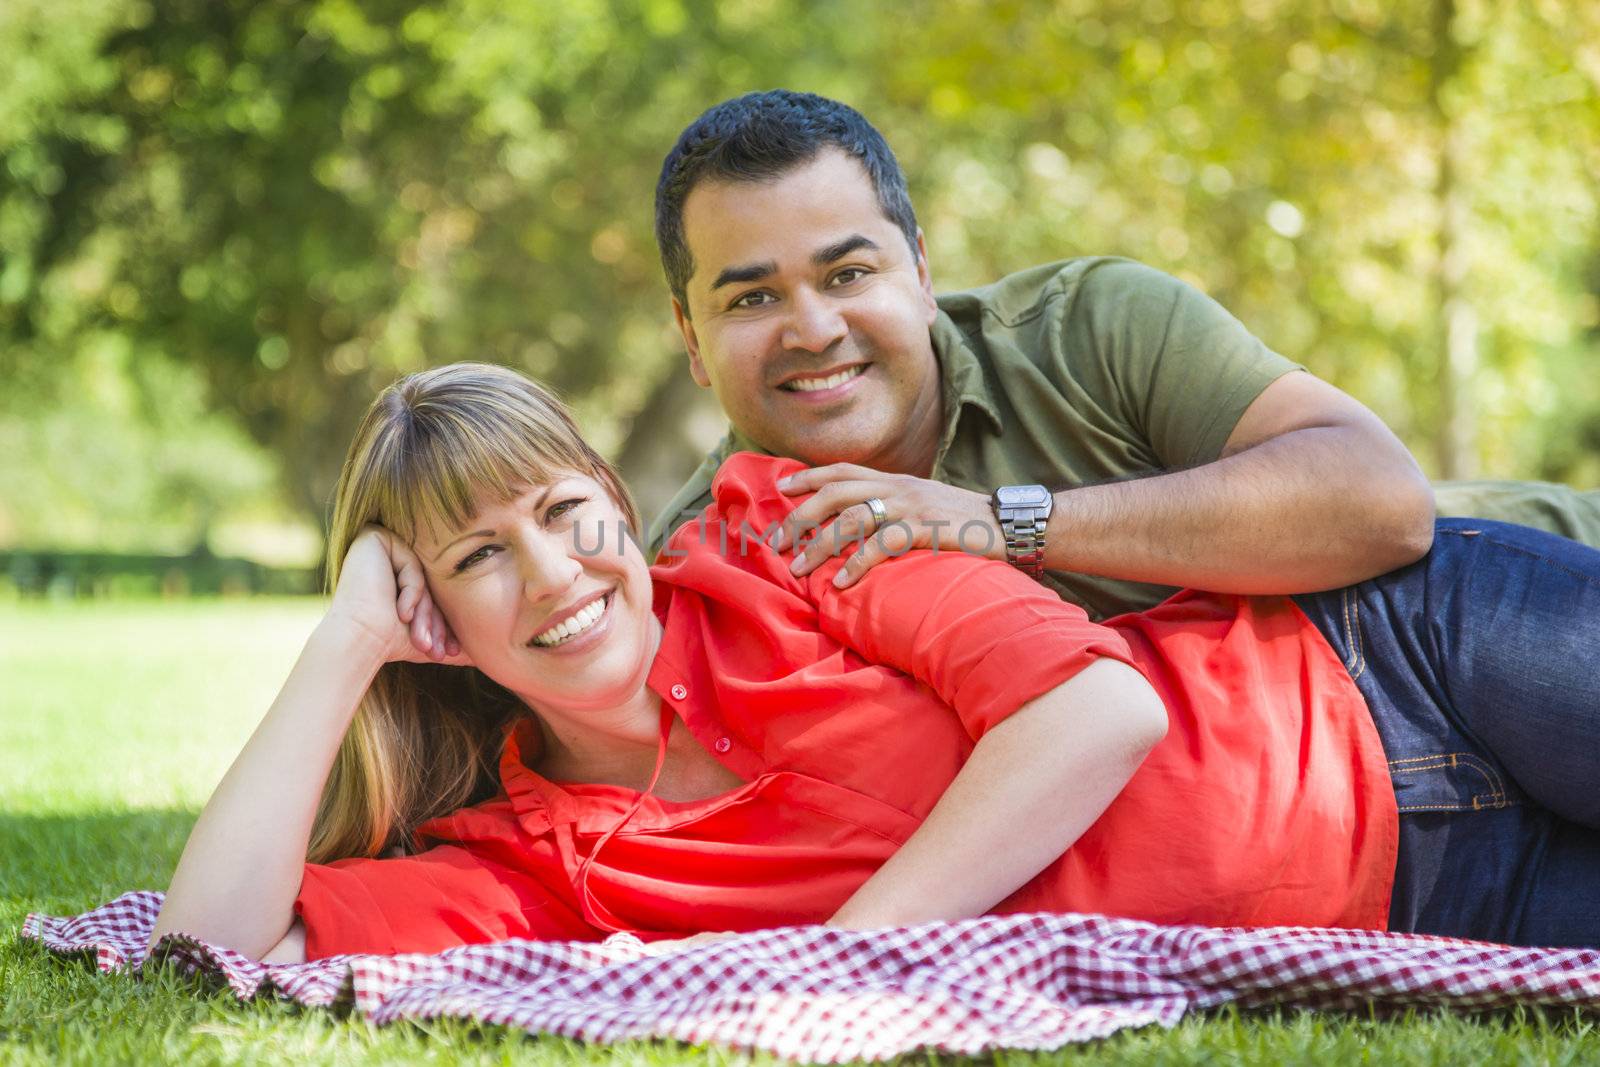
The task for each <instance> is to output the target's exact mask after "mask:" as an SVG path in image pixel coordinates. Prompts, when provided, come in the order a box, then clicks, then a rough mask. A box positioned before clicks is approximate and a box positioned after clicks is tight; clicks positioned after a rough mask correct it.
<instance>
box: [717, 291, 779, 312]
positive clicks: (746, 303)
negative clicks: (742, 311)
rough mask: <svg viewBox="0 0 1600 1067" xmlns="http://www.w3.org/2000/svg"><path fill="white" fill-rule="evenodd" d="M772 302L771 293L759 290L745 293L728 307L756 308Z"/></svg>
mask: <svg viewBox="0 0 1600 1067" xmlns="http://www.w3.org/2000/svg"><path fill="white" fill-rule="evenodd" d="M771 300H772V294H771V293H767V292H763V291H762V290H760V289H757V290H756V291H755V292H752V293H745V294H743V295H741V296H738V297H735V298H734V301H733V303H731V304H729V305H728V306H729V307H730V308H756V307H762V306H764V305H765V304H767V303H768V302H769V301H771Z"/></svg>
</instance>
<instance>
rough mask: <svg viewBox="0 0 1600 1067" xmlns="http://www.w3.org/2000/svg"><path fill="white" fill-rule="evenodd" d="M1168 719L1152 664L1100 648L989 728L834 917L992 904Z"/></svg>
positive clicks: (864, 920)
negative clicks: (918, 821) (1151, 677)
mask: <svg viewBox="0 0 1600 1067" xmlns="http://www.w3.org/2000/svg"><path fill="white" fill-rule="evenodd" d="M1166 721H1167V720H1166V709H1165V708H1164V707H1163V706H1162V704H1161V700H1160V697H1159V696H1157V695H1156V692H1155V690H1154V689H1153V688H1151V686H1150V683H1149V682H1148V681H1146V680H1145V678H1144V677H1143V676H1142V675H1140V674H1139V673H1138V672H1137V671H1135V670H1134V669H1133V668H1132V667H1129V666H1127V665H1125V664H1122V663H1118V662H1116V661H1115V660H1110V659H1101V660H1097V661H1096V662H1094V663H1093V664H1091V665H1090V666H1089V667H1087V668H1085V669H1084V670H1083V671H1081V672H1079V673H1078V674H1077V675H1075V676H1074V677H1072V678H1071V679H1069V680H1068V681H1066V682H1065V683H1063V684H1062V685H1060V686H1057V687H1056V688H1055V689H1053V690H1051V691H1050V692H1048V693H1046V694H1044V695H1043V696H1040V697H1038V698H1037V699H1035V700H1032V701H1030V702H1029V703H1027V704H1025V705H1024V706H1023V707H1022V708H1020V709H1019V710H1018V711H1017V712H1016V713H1015V714H1013V715H1011V716H1010V717H1009V718H1008V719H1006V720H1005V721H1004V722H1002V723H1000V724H999V725H997V726H995V727H994V728H993V729H991V730H990V731H989V732H988V733H986V734H985V735H984V736H983V737H982V738H981V739H980V740H979V741H978V744H977V745H976V746H975V747H974V749H973V751H972V755H971V757H970V758H969V759H968V760H967V762H966V764H965V765H964V766H963V767H962V768H961V771H960V773H959V774H957V775H956V777H955V779H954V780H953V781H952V782H951V783H950V787H949V788H948V789H946V790H945V793H944V795H943V796H942V797H941V798H940V799H939V802H938V803H937V804H936V805H934V808H933V810H932V811H931V812H929V813H928V818H927V819H926V820H925V821H924V822H923V824H922V826H920V827H919V828H918V829H917V832H916V833H914V834H912V835H911V837H910V839H909V840H907V841H906V843H905V844H904V845H903V846H901V848H900V850H899V851H898V852H896V853H895V854H894V855H893V856H891V857H890V858H889V861H888V862H887V863H885V864H884V865H883V866H882V867H881V868H879V869H878V871H877V873H875V874H874V875H873V876H872V877H871V878H869V879H868V880H867V881H866V883H865V884H863V885H862V887H861V888H860V889H859V890H857V891H856V893H855V894H854V895H853V896H851V898H850V899H849V900H848V901H846V902H845V904H844V906H843V907H842V908H840V909H839V911H838V912H837V913H836V914H835V915H834V917H833V918H832V919H831V920H829V922H830V924H831V925H835V926H845V927H854V928H866V927H875V926H905V925H910V924H912V923H919V922H928V921H932V920H935V919H964V918H970V917H971V916H975V915H981V914H983V913H984V912H986V911H988V910H989V909H990V908H992V907H994V906H995V905H996V904H998V903H999V902H1000V901H1002V900H1004V899H1005V898H1006V897H1008V896H1010V895H1011V893H1012V892H1014V891H1015V890H1017V889H1018V888H1020V887H1021V886H1022V885H1024V884H1025V883H1027V881H1028V880H1029V879H1031V878H1032V877H1033V876H1034V875H1036V874H1038V873H1039V872H1040V871H1042V870H1044V868H1045V867H1046V866H1048V865H1049V864H1050V863H1051V862H1052V861H1054V860H1055V859H1056V858H1057V857H1059V856H1060V855H1061V854H1062V853H1063V852H1065V851H1066V850H1067V849H1068V848H1069V847H1070V846H1071V845H1072V843H1073V842H1074V841H1076V840H1077V839H1078V837H1079V836H1080V835H1081V834H1082V833H1083V832H1084V831H1085V830H1087V829H1088V828H1089V827H1090V825H1092V824H1093V823H1094V821H1095V820H1096V819H1098V818H1099V817H1100V814H1101V813H1102V812H1103V811H1105V809H1106V807H1107V806H1108V805H1109V804H1110V803H1111V801H1112V800H1114V799H1115V798H1116V796H1117V794H1118V793H1120V792H1121V791H1122V788H1123V786H1125V785H1126V784H1127V783H1128V779H1129V778H1131V777H1132V776H1133V772H1134V771H1135V770H1137V769H1138V767H1139V764H1140V763H1141V762H1142V761H1143V760H1144V757H1145V754H1146V753H1148V752H1149V751H1150V749H1151V748H1152V747H1153V746H1154V745H1155V743H1156V742H1157V741H1159V740H1160V739H1161V737H1162V736H1163V735H1164V734H1165V732H1166Z"/></svg>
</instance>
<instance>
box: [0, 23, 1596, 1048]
mask: <svg viewBox="0 0 1600 1067" xmlns="http://www.w3.org/2000/svg"><path fill="white" fill-rule="evenodd" d="M780 85H781V86H788V87H793V88H798V89H809V90H814V91H817V92H821V93H825V94H828V95H831V96H834V97H837V98H840V99H843V100H845V101H848V102H850V103H852V104H854V105H856V106H857V107H859V108H860V109H861V110H862V111H864V112H865V113H866V114H867V116H868V117H869V118H870V119H871V120H872V121H873V122H875V123H876V124H877V125H878V126H879V127H880V128H881V129H882V130H883V131H884V133H885V134H886V135H887V136H888V138H889V140H890V142H891V144H892V145H893V146H894V148H895V149H896V151H897V152H898V153H899V156H900V158H901V161H902V163H903V164H904V166H905V169H906V172H907V174H908V176H909V179H910V185H911V191H912V195H913V198H914V202H915V204H916V206H917V208H918V211H919V215H920V219H921V222H922V225H923V227H924V228H925V229H926V231H927V235H928V246H929V249H930V251H931V256H932V268H933V272H934V277H935V280H936V283H937V285H938V287H939V288H941V289H944V290H948V289H955V288H960V287H964V286H970V285H977V284H983V283H986V282H988V281H991V280H993V279H995V278H996V277H998V276H1000V275H1001V274H1004V273H1006V272H1008V271H1011V270H1015V269H1019V268H1022V267H1026V266H1030V265H1033V264H1036V263H1040V262H1045V261H1049V260H1054V259H1060V258H1064V257H1067V256H1075V255H1088V254H1117V255H1124V256H1130V257H1133V258H1135V259H1139V260H1143V261H1145V262H1148V263H1151V264H1154V265H1155V266H1157V267H1160V268H1162V269H1165V270H1168V271H1171V272H1173V273H1175V274H1177V275H1179V276H1180V277H1183V278H1185V279H1187V280H1189V281H1191V282H1193V283H1194V284H1196V285H1197V286H1199V287H1200V288H1201V289H1203V290H1205V291H1206V292H1208V293H1210V294H1211V295H1213V296H1215V297H1216V298H1217V299H1218V300H1219V301H1221V302H1222V303H1223V304H1224V305H1225V306H1227V307H1228V308H1229V309H1230V310H1232V311H1233V312H1234V313H1235V314H1237V315H1238V316H1239V317H1240V318H1241V319H1242V320H1243V321H1244V322H1245V323H1246V324H1247V325H1248V326H1249V327H1250V328H1251V329H1253V330H1254V331H1255V332H1256V333H1257V334H1258V335H1259V336H1261V337H1262V338H1263V339H1264V340H1266V342H1267V343H1268V344H1270V345H1271V346H1272V347H1274V348H1276V349H1277V350H1278V351H1280V352H1283V353H1285V354H1287V355H1289V356H1290V357H1291V358H1293V359H1296V360H1299V361H1301V362H1303V363H1305V364H1306V365H1307V366H1308V367H1310V368H1311V369H1312V370H1313V371H1315V372H1316V373H1317V374H1319V375H1321V376H1323V377H1325V378H1327V379H1329V380H1331V381H1333V382H1335V383H1336V384H1338V385H1340V386H1342V387H1343V388H1345V389H1346V390H1348V391H1349V392H1351V393H1353V394H1354V395H1355V396H1357V397H1358V398H1360V399H1361V400H1363V401H1364V402H1366V403H1367V404H1368V405H1369V406H1371V407H1372V408H1373V409H1374V410H1376V411H1377V412H1378V413H1379V414H1380V415H1381V416H1382V417H1383V418H1384V419H1385V420H1386V421H1387V422H1388V423H1389V425H1390V426H1392V427H1394V429H1395V430H1396V431H1397V432H1399V433H1400V435H1401V436H1402V437H1403V438H1404V439H1405V440H1406V442H1407V443H1408V444H1409V445H1410V446H1411V447H1412V448H1413V449H1414V450H1415V452H1416V453H1417V455H1418V457H1419V458H1420V459H1421V460H1422V462H1423V464H1424V466H1425V467H1426V468H1428V470H1429V472H1430V473H1432V474H1434V475H1436V476H1454V477H1469V476H1473V475H1482V476H1500V477H1525V478H1544V479H1552V480H1558V481H1566V482H1568V483H1570V484H1573V485H1577V486H1582V487H1587V486H1593V485H1596V484H1600V4H1593V3H1577V2H1566V0H1398V2H1391V0H1059V2H1049V3H1047V2H1044V0H1037V2H1018V0H983V2H978V0H939V2H932V0H905V2H897V3H875V2H871V0H855V2H852V3H842V2H837V0H726V2H721V0H639V2H637V3H635V2H626V0H562V2H560V3H545V2H541V0H527V2H522V0H502V2H490V0H433V2H423V3H396V2H387V0H366V2H359V3H358V2H356V0H258V2H243V0H160V2H151V0H0V1062H5V1063H8V1064H10V1063H18V1064H41V1065H42V1064H50V1065H57V1064H73V1063H82V1064H86V1065H87V1064H93V1065H96V1067H98V1065H100V1064H104V1063H147V1062H183V1063H229V1064H231V1063H243V1062H269V1063H281V1062H285V1061H291V1060H292V1061H294V1062H306V1063H311V1062H335V1063H349V1062H373V1063H378V1062H390V1063H417V1062H433V1063H444V1064H464V1063H479V1062H482V1063H504V1062H511V1061H512V1060H513V1059H517V1060H520V1061H532V1062H539V1063H544V1062H548V1063H551V1064H563V1065H564V1064H572V1063H579V1064H590V1063H597V1062H601V1061H605V1060H615V1061H617V1062H627V1063H648V1064H658V1063H669V1062H671V1063H676V1062H693V1063H701V1062H706V1060H707V1059H710V1061H711V1062H722V1063H741V1064H743V1063H746V1062H748V1060H747V1059H745V1058H743V1057H738V1056H729V1055H715V1054H708V1053H705V1052H703V1051H702V1050H685V1049H682V1048H674V1047H672V1046H670V1045H660V1044H654V1045H639V1044H633V1045H630V1046H626V1047H624V1048H623V1049H621V1050H619V1051H616V1052H608V1051H606V1050H601V1049H593V1048H579V1047H576V1046H573V1045H571V1044H570V1043H567V1042H563V1041H560V1040H558V1039H553V1038H548V1037H545V1038H541V1039H539V1040H537V1041H525V1040H523V1039H522V1036H521V1035H520V1033H518V1032H515V1031H510V1032H507V1031H503V1030H497V1029H496V1028H492V1027H476V1026H473V1025H471V1024H466V1023H453V1022H448V1021H441V1022H437V1023H430V1024H415V1025H412V1024H407V1025H404V1026H393V1027H387V1028H383V1029H381V1030H375V1029H373V1028H371V1027H370V1026H368V1025H367V1024H366V1023H364V1022H363V1021H362V1020H360V1019H359V1018H350V1017H345V1016H341V1015H336V1014H334V1013H328V1012H301V1011H297V1010H293V1009H291V1008H289V1007H286V1006H284V1005H283V1004H281V1003H277V1002H263V1003H256V1004H250V1005H239V1004H236V1003H234V1002H233V1000H232V997H231V996H230V995H229V994H228V993H226V992H222V991H217V990H215V989H199V988H196V987H195V986H194V985H193V983H190V982H186V981H185V980H183V979H182V978H181V976H178V975H176V974H175V973H173V972H171V971H158V972H157V973H155V974H154V975H149V976H147V977H146V978H145V979H142V980H139V981H132V980H129V979H127V978H112V977H106V976H101V975H99V974H97V973H96V972H95V971H94V970H93V968H92V967H91V966H90V965H88V964H87V963H84V962H82V961H78V962H77V963H66V962H63V961H59V960H56V959H53V958H51V957H50V956H49V955H48V953H46V952H44V950H42V949H40V948H39V947H38V946H37V945H34V944H31V943H25V942H20V941H18V940H17V939H16V937H15V932H16V930H17V929H18V927H19V926H20V924H21V922H22V919H23V916H24V915H26V914H27V913H28V912H30V911H39V912H45V913H49V914H56V915H64V914H72V913H75V912H80V911H83V910H86V909H88V908H91V907H93V906H95V905H98V904H100V903H102V902H104V901H107V900H110V899H111V898H113V897H115V896H117V895H118V894H121V893H123V892H125V891H127V890H130V889H160V888H162V887H164V886H165V885H166V884H167V880H168V879H169V877H170V874H171V871H172V868H173V865H174V864H175V862H176V860H177V857H178V855H179V853H180V850H181V849H182V846H183V843H184V840H185V838H186V837H187V835H188V832H189V829H190V827H191V826H192V825H193V821H194V818H195V816H196V814H197V813H198V812H199V810H200V808H201V806H202V805H203V804H204V802H205V800H206V798H207V797H208V796H209V795H210V793H211V790H212V789H213V788H214V787H215V785H216V783H217V781H218V780H219V779H220V777H221V776H222V774H223V772H224V771H225V770H226V768H227V767H228V765H229V763H230V762H231V760H232V758H233V756H234V754H235V753H237V752H238V750H239V748H240V747H241V746H242V745H243V743H244V741H245V739H246V738H248V737H249V735H250V733H251V731H252V730H253V729H254V728H255V725H256V724H257V722H258V721H259V720H260V718H261V715H262V713H263V711H264V710H265V708H266V707H267V706H268V704H269V703H270V701H271V699H272V696H273V693H274V692H275V691H276V688H277V686H278V684H279V682H280V680H281V679H282V678H283V676H284V674H285V673H286V672H287V670H288V668H289V665H290V664H291V663H292V662H293V660H294V657H295V655H296V653H297V651H298V650H299V648H300V646H301V644H302V643H303V642H304V640H305V638H306V636H307V634H308V633H309V632H310V631H311V628H312V627H313V626H314V625H315V622H316V619H317V616H318V612H319V610H320V602H319V601H318V600H317V599H316V598H314V597H309V596H291V597H280V596H273V597H269V596H259V595H258V596H250V597H244V596H214V595H201V594H211V593H218V592H220V593H243V592H257V593H285V592H295V591H301V592H304V591H309V590H313V589H315V588H316V583H317V579H316V568H317V565H318V563H319V558H320V554H321V532H320V531H321V526H322V523H323V520H324V515H325V512H326V508H327V504H328V496H329V492H330V489H331V487H332V484H333V481H334V478H335V476H336V473H337V466H338V462H339V459H340V456H341V454H342V452H343V449H344V446H345V442H346V439H347V436H348V434H349V433H350V431H351V428H352V426H353V424H354V421H355V419H356V416H357V414H358V413H359V411H360V410H361V409H362V407H363V406H364V405H365V404H366V403H367V402H368V400H369V399H370V398H371V396H372V395H373V394H374V393H375V391H376V390H377V389H378V388H379V387H380V386H382V385H383V384H385V383H387V382H388V381H390V380H391V379H392V378H393V377H395V376H396V375H398V374H400V373H402V372H405V371H410V370H415V369H418V368H421V367H425V366H428V365H430V364H436V363H443V362H448V361H452V360H458V359H483V360H493V361H499V362H504V363H507V364H510V365H512V366H516V367H519V368H522V369H524V370H526V371H528V372H530V373H532V374H534V375H536V376H538V377H541V378H543V379H545V380H546V381H548V382H550V383H551V384H553V385H554V386H556V387H557V388H558V389H559V390H560V391H561V392H562V393H563V394H565V395H566V397H567V398H569V399H570V401H571V402H572V403H573V405H574V407H575V408H576V409H577V412H578V414H579V417H580V419H581V420H582V422H583V425H584V426H585V427H586V429H587V430H588V431H589V433H590V434H591V435H592V437H593V439H594V440H595V441H596V443H597V444H598V445H599V446H600V447H601V448H602V449H603V450H604V451H605V452H606V453H607V454H609V455H610V456H612V457H613V458H614V459H616V460H618V461H619V463H620V465H621V468H622V470H623V472H624V474H625V475H626V477H627V478H628V479H629V481H630V483H631V484H632V485H633V487H634V489H635V490H636V491H637V493H638V494H639V496H640V497H641V500H642V502H643V503H644V505H645V508H646V510H650V509H653V508H654V507H656V506H658V505H659V504H660V503H661V502H662V501H664V499H665V498H666V496H667V495H668V494H669V493H670V492H671V491H672V489H673V488H674V487H675V486H676V485H677V483H678V481H679V479H680V478H681V477H682V476H683V475H684V473H685V472H686V471H687V470H688V469H689V468H690V467H692V466H693V464H694V463H695V461H696V460H697V458H698V456H699V454H700V453H701V452H702V451H703V450H704V449H705V448H706V447H707V446H708V445H710V444H711V443H712V442H713V441H714V440H715V439H716V438H717V436H718V435H719V434H720V432H721V429H722V423H721V419H720V416H719V415H718V414H717V412H716V410H715V408H714V405H712V404H711V403H710V400H709V397H708V396H707V394H705V393H704V392H702V391H701V390H699V389H697V388H696V387H695V386H694V385H693V383H692V382H691V381H690V379H689V376H688V375H687V374H686V373H685V367H684V359H683V356H682V352H681V347H680V342H679V340H678V338H677V336H676V335H675V334H674V332H673V330H672V328H671V317H670V314H669V310H668V303H667V295H666V288H665V285H664V284H663V282H662V279H661V275H660V271H659V267H658V264H657V258H656V251H655V247H654V241H653V238H652V226H651V210H652V192H653V188H654V183H655V179H656V174H657V169H658V167H659V165H660V161H661V158H662V156H663V155H664V154H665V152H666V151H667V149H668V148H669V147H670V145H671V142H672V139H673V138H674V137H675V136H676V133H677V131H678V130H680V129H681V128H682V127H683V126H684V125H685V124H686V123H687V122H688V121H689V120H691V119H692V118H693V117H694V116H695V115H696V114H698V113H699V112H700V111H701V110H702V109H703V108H705V107H706V106H708V105H710V104H711V103H714V102H716V101H718V100H721V99H724V98H726V97H728V96H730V95H733V94H736V93H739V92H743V91H747V90H751V89H758V88H768V87H772V86H780ZM185 594H187V595H185ZM263 799H264V803H270V802H271V798H270V797H269V798H263ZM1003 1059H1004V1061H1005V1062H1012V1061H1014V1060H1015V1061H1020V1062H1024V1063H1029V1064H1032V1063H1035V1062H1039V1063H1043V1062H1051V1063H1055V1062H1060V1061H1062V1060H1065V1059H1071V1060H1073V1061H1075V1062H1076V1061H1084V1062H1088V1061H1093V1062H1125V1061H1127V1060H1129V1059H1134V1060H1138V1061H1140V1062H1164V1063H1205V1062H1228V1063H1259V1064H1263V1065H1267V1064H1271V1065H1274V1067H1277V1065H1281V1064H1286V1063H1307V1064H1321V1063H1337V1062H1354V1061H1356V1060H1357V1059H1361V1060H1363V1061H1366V1062H1379V1063H1386V1062H1430V1063H1438V1064H1459V1063H1479V1062H1490V1061H1516V1062H1594V1061H1596V1060H1600V1028H1597V1027H1596V1026H1595V1025H1594V1020H1593V1019H1592V1018H1587V1019H1586V1018H1584V1017H1581V1016H1579V1017H1573V1016H1555V1015H1553V1014H1549V1013H1538V1012H1533V1013H1526V1014H1524V1013H1517V1014H1515V1015H1513V1016H1510V1017H1507V1018H1494V1019H1488V1020H1483V1019H1476V1018H1466V1017H1457V1016H1450V1015H1441V1014H1434V1013H1416V1014H1411V1015H1407V1016H1405V1017H1402V1018H1399V1019H1379V1018H1374V1017H1369V1016H1365V1015H1359V1014H1356V1015H1346V1016H1341V1015H1333V1014H1326V1013H1293V1012H1286V1013H1281V1014H1268V1015H1265V1016H1261V1015H1241V1014H1239V1013H1234V1012H1231V1011H1224V1012H1222V1013H1220V1014H1219V1013H1208V1014H1206V1015H1205V1016H1202V1017H1197V1018H1195V1019H1192V1020H1188V1021H1185V1022H1184V1023H1183V1024H1182V1025H1181V1026H1180V1027H1179V1028H1178V1029H1177V1030H1176V1031H1175V1032H1172V1033H1168V1032H1165V1031H1160V1030H1158V1029H1147V1030H1142V1031H1138V1032H1134V1033H1127V1034H1123V1035H1119V1036H1118V1037H1117V1038H1115V1039H1113V1040H1111V1041H1108V1042H1106V1043H1103V1044H1098V1045H1094V1046H1089V1047H1086V1048H1081V1049H1073V1050H1066V1051H1064V1052H1063V1053H1061V1054H1059V1056H1057V1055H1048V1054H1047V1055H1041V1056H1022V1055H1018V1056H1012V1057H1004V1058H1003ZM908 1062H911V1061H908ZM914 1062H922V1061H921V1060H920V1059H919V1060H916V1061H914Z"/></svg>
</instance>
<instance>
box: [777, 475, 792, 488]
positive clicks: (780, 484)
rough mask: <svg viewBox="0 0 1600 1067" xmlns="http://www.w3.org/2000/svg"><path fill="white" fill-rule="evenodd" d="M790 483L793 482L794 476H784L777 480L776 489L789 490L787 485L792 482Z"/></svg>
mask: <svg viewBox="0 0 1600 1067" xmlns="http://www.w3.org/2000/svg"><path fill="white" fill-rule="evenodd" d="M792 481H794V475H792V474H786V475H784V476H783V477H782V478H779V479H778V488H779V489H787V488H789V483H790V482H792Z"/></svg>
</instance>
